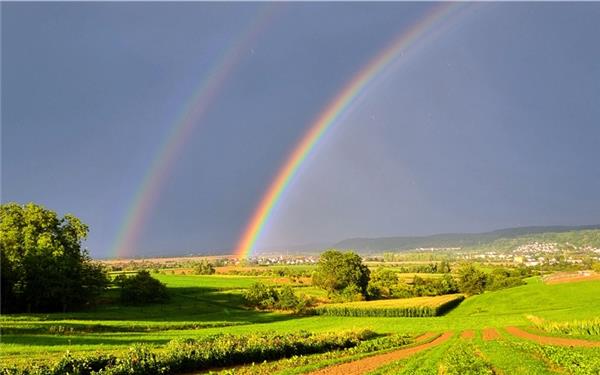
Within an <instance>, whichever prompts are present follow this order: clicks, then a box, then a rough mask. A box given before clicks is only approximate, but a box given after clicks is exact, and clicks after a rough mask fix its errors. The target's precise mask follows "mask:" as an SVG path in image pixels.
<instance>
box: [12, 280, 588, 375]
mask: <svg viewBox="0 0 600 375" xmlns="http://www.w3.org/2000/svg"><path fill="white" fill-rule="evenodd" d="M154 276H155V277H156V278H157V279H159V280H161V281H162V282H164V283H165V284H166V285H167V287H168V291H169V294H170V295H171V299H170V300H169V301H168V302H167V303H165V304H152V305H144V306H126V305H120V304H118V303H106V304H101V305H99V306H97V307H95V308H93V309H91V310H86V311H82V312H73V313H52V314H5V315H3V316H2V318H1V323H2V343H1V344H0V348H1V357H0V358H1V361H2V364H3V365H5V366H7V365H8V366H12V365H14V366H17V367H20V366H24V365H26V364H30V363H44V362H46V361H48V360H55V359H56V358H60V356H62V355H63V354H64V353H65V352H67V351H69V352H70V353H71V354H72V355H74V356H78V355H99V353H101V354H103V355H114V356H116V357H119V356H123V355H126V353H128V351H129V350H130V349H129V348H130V347H131V346H132V345H138V344H144V345H146V346H147V348H148V350H158V351H161V350H162V351H164V350H166V349H165V348H168V347H169V345H171V346H172V345H174V344H173V343H171V342H172V340H187V339H194V340H205V339H206V338H210V337H212V336H213V335H215V334H229V335H234V336H233V337H236V335H240V337H244V336H248V335H264V334H269V333H270V332H277V333H279V334H298V332H300V331H306V332H310V333H311V334H324V335H327V334H331V333H333V332H359V331H362V330H367V331H370V332H373V334H374V335H376V336H377V337H379V338H364V340H362V341H364V342H365V344H361V345H358V343H354V344H353V345H351V346H353V347H355V348H354V349H350V348H349V347H348V348H347V349H342V348H343V347H344V346H340V347H338V348H339V349H335V350H342V352H343V353H344V355H341V354H339V355H334V354H332V353H335V350H334V352H331V351H326V352H321V353H319V352H318V351H313V352H312V353H313V354H310V353H311V352H306V353H297V354H298V355H300V357H294V358H296V359H295V360H292V359H284V358H282V359H280V360H278V359H277V358H278V356H270V357H268V358H271V359H272V360H273V361H270V362H268V363H266V364H262V365H260V366H255V367H253V368H252V370H249V369H245V368H243V367H242V368H238V369H237V370H236V371H237V372H239V373H260V372H261V371H265V372H269V371H272V370H273V369H276V370H277V371H278V372H281V373H293V371H300V370H294V369H296V368H297V369H302V368H303V369H305V370H306V371H310V370H315V369H318V368H322V367H326V366H328V365H333V364H335V363H341V362H344V361H353V360H357V359H360V358H366V357H369V356H370V355H372V354H375V353H382V352H386V351H390V350H392V347H391V346H395V347H397V348H398V347H401V346H402V345H409V346H410V345H418V344H419V343H418V342H417V341H415V340H416V338H417V337H418V336H419V335H422V334H424V333H432V334H435V335H438V336H439V335H440V334H442V333H444V332H450V333H452V337H451V338H450V339H449V340H448V341H447V342H444V343H442V344H440V345H438V346H435V347H432V348H430V349H427V350H424V351H422V352H418V353H416V354H414V356H410V357H408V358H405V359H402V360H398V361H395V362H393V363H388V364H386V366H385V367H381V368H379V369H377V371H379V372H378V373H386V372H385V371H388V373H397V371H400V370H399V369H405V370H401V371H404V373H412V372H411V371H410V370H409V369H411V368H417V367H418V368H421V367H423V368H430V369H434V368H439V367H440V366H442V367H444V366H446V367H444V368H446V371H448V373H461V371H462V370H461V367H456V368H455V367H452V366H455V365H452V366H450V365H449V363H452V364H456V366H458V364H457V363H459V362H460V361H458V359H460V358H467V357H470V356H471V355H470V354H469V353H472V352H477V353H479V354H478V356H477V358H479V359H480V360H478V361H477V363H475V362H473V363H471V362H468V361H467V362H466V363H463V364H462V365H460V366H463V367H464V366H467V367H469V366H470V367H472V368H477V369H479V370H478V371H480V372H477V373H486V372H485V371H488V370H486V369H490V368H504V369H506V371H511V369H513V370H514V369H516V368H517V367H515V366H512V365H511V364H510V363H508V361H507V358H512V357H510V356H508V357H507V355H509V354H510V355H511V356H514V355H518V356H519V358H523V361H519V365H520V366H527V368H532V369H535V368H539V369H540V371H539V373H552V372H551V371H552V369H555V368H562V369H564V370H565V371H566V372H567V373H569V372H571V373H582V374H583V373H590V374H591V373H594V372H593V371H596V370H597V369H598V368H597V367H593V366H596V365H595V363H597V362H594V360H593V358H600V353H599V350H600V349H598V348H578V349H577V350H576V351H570V352H569V353H570V354H569V355H568V358H567V357H565V358H566V359H565V358H563V357H564V356H566V355H567V354H565V353H563V352H564V350H562V349H552V348H555V347H554V346H546V345H540V344H537V343H535V342H532V341H530V340H526V339H521V338H517V337H515V336H513V335H510V334H509V333H508V332H507V331H506V327H513V326H517V327H522V328H524V329H526V330H528V331H529V332H536V333H538V334H544V335H548V336H553V335H554V336H557V337H571V336H572V337H577V338H583V339H586V340H589V341H592V342H598V340H599V339H598V336H597V334H595V333H594V332H596V331H594V330H593V329H591V330H588V331H586V330H584V329H580V328H577V327H582V325H585V324H587V325H590V326H591V327H597V319H596V320H595V321H593V319H594V318H595V317H597V316H598V306H600V282H598V281H588V282H585V281H584V282H577V283H561V284H545V283H543V281H542V280H541V278H539V277H532V278H529V279H527V283H526V285H522V286H519V287H514V288H509V289H503V290H499V291H493V292H485V293H483V294H481V295H477V296H472V297H468V298H466V299H465V300H464V301H463V302H462V303H460V304H459V305H458V306H457V307H455V308H454V309H452V310H451V311H449V312H447V313H446V314H445V315H442V316H437V317H364V316H361V317H353V316H327V315H317V316H314V315H308V316H298V315H294V314H292V313H289V312H280V311H258V310H254V309H248V308H246V307H245V306H243V298H242V293H243V291H244V290H246V289H247V288H248V287H249V286H251V285H252V284H254V283H256V282H263V283H265V284H271V285H275V284H277V282H278V281H280V280H281V278H275V277H266V276H231V275H222V274H215V275H183V274H163V273H157V274H154ZM290 285H292V286H293V288H294V290H296V291H298V292H299V293H306V294H313V293H314V294H315V295H320V296H321V297H323V296H324V295H323V293H322V292H319V289H317V288H315V287H313V286H307V285H300V284H297V283H295V284H294V283H292V284H290ZM114 293H115V291H113V290H109V291H108V293H107V296H106V298H107V299H108V300H110V299H111V298H114V297H115V296H114ZM455 298H456V296H440V297H417V298H409V299H401V300H381V301H373V302H350V303H345V304H342V305H349V306H368V305H369V304H373V303H375V304H377V305H379V306H385V308H387V307H389V306H394V304H395V305H396V307H398V306H404V307H406V306H413V307H419V306H420V307H423V306H438V305H440V304H443V303H447V302H448V301H453V300H454V299H455ZM400 301H401V302H400ZM322 306H328V305H322ZM329 306H331V307H335V306H336V304H329ZM319 308H320V307H317V309H319ZM531 316H535V317H536V318H537V319H538V320H537V322H538V324H534V323H532V321H531ZM574 320H578V321H579V322H578V323H561V324H559V323H555V322H572V321H574ZM540 322H543V324H545V326H547V327H548V328H547V329H546V330H544V329H542V328H543V326H540V324H542V323H540ZM584 322H585V323H584ZM540 327H541V328H540ZM555 327H559V328H555ZM560 327H563V328H560ZM564 327H574V328H572V329H571V330H569V329H566V328H564ZM486 329H493V330H495V331H496V332H497V333H498V336H499V339H495V340H484V336H485V335H484V332H485V331H486ZM467 330H471V331H473V332H474V338H473V339H467V338H463V337H462V336H461V335H460V334H461V332H463V331H467ZM571 333H572V335H571V336H570V334H571ZM356 334H358V333H356ZM390 334H391V335H393V336H387V335H390ZM397 335H400V336H398V337H403V339H402V340H401V341H395V344H394V345H391V344H389V342H388V343H387V344H386V343H385V342H379V343H378V344H369V343H372V342H373V340H380V341H381V340H382V339H387V340H389V337H395V336H397ZM261 340H262V339H261ZM359 341H361V340H359ZM467 341H468V342H469V344H468V345H463V344H462V343H463V342H467ZM453 348H454V349H453ZM548 348H551V349H548ZM561 350H562V351H561ZM290 354H293V353H290ZM282 357H287V355H283V356H282ZM419 358H422V360H419ZM540 358H542V359H540ZM578 358H579V359H580V360H581V358H583V359H585V360H586V361H588V362H589V363H590V366H592V367H591V368H592V369H593V370H589V371H588V370H586V371H588V372H581V371H583V370H577V371H575V370H573V369H574V368H575V367H573V366H575V365H574V364H573V363H575V362H576V361H577V360H578ZM457 361H458V362H457ZM259 362H260V361H259ZM232 364H233V363H232ZM549 364H551V365H549ZM269 366H270V367H269ZM511 366H512V367H511ZM261 369H262V370H261ZM386 369H387V370H386ZM541 369H543V371H542V370H541ZM382 371H383V372H382ZM481 371H483V372H481ZM515 371H517V370H515ZM544 371H546V372H544ZM578 371H579V372H578ZM590 371H592V372H590ZM507 373H510V372H507ZM516 373H518V372H516ZM523 373H525V372H523Z"/></svg>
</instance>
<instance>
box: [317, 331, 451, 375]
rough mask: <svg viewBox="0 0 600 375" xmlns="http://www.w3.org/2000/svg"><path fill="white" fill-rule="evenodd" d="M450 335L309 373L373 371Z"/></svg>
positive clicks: (327, 374)
mask: <svg viewBox="0 0 600 375" xmlns="http://www.w3.org/2000/svg"><path fill="white" fill-rule="evenodd" d="M451 336H452V332H446V333H444V334H442V335H441V336H440V337H438V338H436V339H435V340H433V341H431V342H428V343H426V344H422V345H418V346H413V347H411V348H406V349H399V350H396V351H393V352H389V353H385V354H379V355H374V356H372V357H367V358H363V359H359V360H358V361H354V362H348V363H343V364H341V365H337V366H332V367H327V368H324V369H321V370H318V371H315V372H312V373H311V374H314V375H359V374H365V373H367V372H369V371H373V370H375V369H377V368H379V367H381V366H383V365H385V364H386V363H389V362H393V361H397V360H400V359H404V358H408V357H410V356H412V355H414V354H416V353H419V352H421V351H423V350H427V349H429V348H432V347H434V346H437V345H440V344H442V343H444V342H446V341H447V340H448V339H449V338H450V337H451Z"/></svg>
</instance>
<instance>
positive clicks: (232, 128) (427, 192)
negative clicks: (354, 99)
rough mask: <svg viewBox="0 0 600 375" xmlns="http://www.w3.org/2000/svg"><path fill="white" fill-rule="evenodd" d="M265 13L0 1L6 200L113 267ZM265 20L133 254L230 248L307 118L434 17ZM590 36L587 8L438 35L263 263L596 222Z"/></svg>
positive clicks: (532, 10)
mask: <svg viewBox="0 0 600 375" xmlns="http://www.w3.org/2000/svg"><path fill="white" fill-rule="evenodd" d="M264 6H265V4H253V3H178V4H169V3H122V4H119V3H91V4H88V3H2V201H3V202H8V201H17V202H21V203H24V202H29V201H34V202H38V203H41V204H43V205H45V206H47V207H48V208H51V209H54V210H56V211H58V212H59V213H61V214H62V213H66V212H71V213H74V214H75V215H77V216H79V217H81V218H82V219H83V220H84V221H85V222H86V223H88V224H89V225H90V229H91V231H90V236H89V239H88V241H87V243H86V246H87V247H88V248H89V249H90V251H91V253H92V255H93V256H98V257H103V256H109V255H112V254H111V249H112V248H113V247H114V243H115V240H116V236H117V233H118V231H119V229H120V228H121V226H122V225H123V222H124V220H125V217H126V214H127V211H128V209H129V207H130V206H131V203H132V201H133V199H134V198H135V196H136V194H137V192H138V191H139V190H140V184H141V183H142V179H143V178H144V175H145V173H146V172H147V170H148V168H149V165H150V163H151V161H152V159H153V158H154V157H155V155H156V154H157V150H159V149H160V147H161V144H162V143H163V142H164V139H165V136H166V135H167V134H169V131H170V130H171V129H172V128H173V126H175V124H176V120H177V118H178V117H179V116H180V115H181V113H182V111H183V110H184V108H185V105H186V103H187V101H189V99H190V97H191V95H192V94H193V93H194V92H195V90H196V89H197V88H198V86H199V85H200V83H201V82H202V81H203V80H204V79H206V75H207V74H208V73H209V72H211V71H212V70H213V68H214V66H215V64H217V63H218V61H219V56H222V55H223V53H224V51H226V50H227V49H228V48H230V47H231V46H232V43H233V42H234V41H236V40H239V38H240V34H241V33H243V32H244V30H247V26H248V25H249V24H251V22H252V20H253V19H254V18H255V17H257V14H260V12H261V7H264ZM271 6H272V7H275V8H276V9H275V13H274V16H273V17H272V18H271V19H270V20H269V21H268V23H266V24H265V25H263V26H264V28H263V29H262V31H261V32H260V33H259V34H258V35H257V36H256V38H254V39H253V40H252V41H251V43H249V44H248V45H247V46H242V49H241V51H242V53H241V54H240V58H239V61H236V65H235V67H234V68H233V69H232V70H231V71H230V72H229V74H228V75H227V77H226V79H225V80H224V81H223V85H222V86H221V87H220V88H219V92H218V93H217V95H216V96H215V97H214V100H213V101H212V102H211V104H210V108H209V110H208V111H207V112H206V113H205V115H204V116H202V117H201V118H199V119H198V121H197V124H195V126H194V130H193V131H192V133H191V134H190V136H189V137H188V138H187V140H186V142H185V144H184V146H183V147H182V148H181V149H180V150H179V154H178V157H177V159H176V161H175V162H174V163H173V165H172V166H171V168H170V169H169V171H168V173H167V175H166V176H165V179H164V181H163V184H162V188H161V190H160V196H159V198H158V200H157V201H156V203H155V204H154V205H153V206H152V208H151V209H150V210H149V214H148V217H147V218H146V220H145V223H144V226H143V230H142V231H141V233H140V237H139V240H138V241H137V242H136V248H135V249H133V253H135V254H136V255H151V254H152V255H155V254H181V253H188V252H216V251H225V252H227V251H228V250H230V249H231V248H232V247H233V246H235V244H236V242H237V240H238V238H239V236H240V234H241V232H242V230H243V228H244V226H245V225H246V223H247V221H248V219H249V217H250V215H251V213H252V211H253V209H254V208H255V206H256V205H257V204H258V201H259V199H260V197H261V195H262V194H263V192H264V190H265V189H266V188H267V186H268V185H269V182H270V180H271V178H272V177H273V176H274V174H275V173H276V171H277V170H278V168H279V166H280V165H281V163H282V162H283V161H284V159H285V157H286V156H287V154H288V153H289V152H290V151H291V150H292V148H293V146H294V145H295V143H296V142H297V141H298V140H299V139H300V138H301V136H302V135H303V134H304V132H305V131H306V130H307V129H308V128H309V126H310V124H311V122H312V121H313V120H314V119H315V117H316V116H317V114H318V113H319V112H320V111H321V110H322V109H323V108H324V107H325V106H326V105H327V103H328V102H329V100H331V99H332V97H334V96H335V94H336V93H337V92H338V91H339V90H340V89H341V88H342V87H343V86H344V84H345V83H346V82H348V81H349V80H350V79H351V78H352V76H353V75H354V74H355V73H356V72H358V71H360V69H361V67H364V66H365V64H367V63H368V62H369V60H370V59H371V58H372V57H373V56H375V55H376V54H377V52H378V51H380V50H381V49H382V48H384V47H385V46H386V45H387V44H388V43H389V42H390V41H392V40H393V39H394V38H395V37H396V36H398V35H400V34H401V33H402V31H403V30H407V29H408V28H409V27H410V26H411V25H412V24H413V23H414V22H416V21H417V20H418V19H420V18H421V17H422V16H423V15H424V14H425V13H426V12H427V11H428V10H429V9H430V8H431V7H432V4H428V3H377V4H368V3H294V4H281V5H271ZM598 20H600V4H599V3H577V4H569V3H560V4H558V3H504V4H500V3H490V4H481V5H477V6H474V7H472V9H468V10H466V11H465V12H463V13H461V15H460V16H457V17H456V19H446V20H444V22H445V26H444V29H443V32H438V33H436V35H435V37H431V38H428V39H427V40H426V41H422V42H417V44H416V45H415V48H413V49H411V50H410V51H407V54H406V55H405V56H404V57H403V59H402V61H399V62H397V63H395V64H394V65H393V66H391V67H390V68H389V69H388V71H387V73H386V75H385V77H383V78H381V79H379V80H378V82H376V84H374V85H371V86H370V87H369V89H368V91H367V92H365V93H364V96H363V98H362V100H361V101H360V102H359V103H358V104H357V105H355V106H354V107H353V108H351V111H350V112H349V113H348V114H347V115H346V116H345V117H344V118H343V119H342V121H340V123H338V124H336V125H335V127H334V128H332V130H331V131H330V132H329V133H328V134H327V135H326V137H325V138H324V139H323V140H322V141H321V142H320V144H319V146H318V147H317V148H316V149H315V150H314V152H313V153H312V154H311V155H310V157H309V158H308V159H307V162H306V163H305V164H304V165H303V167H302V168H301V170H300V173H299V174H298V175H297V176H296V178H295V180H294V181H293V183H292V185H291V187H290V189H289V190H288V191H287V192H286V193H285V195H284V198H283V199H282V201H281V202H280V204H279V205H278V206H277V209H276V211H275V212H274V214H273V219H272V221H271V222H270V223H269V225H268V226H267V227H266V230H265V233H264V235H263V237H261V239H260V240H259V248H260V247H262V248H271V247H274V246H275V247H285V246H286V245H294V244H303V243H328V242H334V241H337V240H340V239H343V238H346V237H356V236H384V235H413V234H429V233H437V232H452V231H468V232H473V231H484V230H490V229H498V228H502V227H510V226H520V225H547V224H592V223H594V224H595V223H600V199H598V198H599V194H598V192H600V43H598V40H600V28H599V27H598V22H599V21H598ZM435 27H437V26H434V29H435ZM433 31H435V30H433ZM419 43H420V44H419Z"/></svg>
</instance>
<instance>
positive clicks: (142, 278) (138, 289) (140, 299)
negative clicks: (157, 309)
mask: <svg viewBox="0 0 600 375" xmlns="http://www.w3.org/2000/svg"><path fill="white" fill-rule="evenodd" d="M114 283H115V284H116V285H118V286H119V287H120V288H121V295H120V298H121V302H123V303H125V304H134V305H135V304H144V303H153V302H164V301H166V300H168V299H169V294H168V293H167V286H166V285H165V284H163V283H161V282H160V281H158V280H156V279H155V278H153V277H152V276H150V272H148V271H138V273H137V274H135V275H134V276H129V277H128V276H125V275H119V276H117V277H116V278H115V280H114Z"/></svg>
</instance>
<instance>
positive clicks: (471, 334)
mask: <svg viewBox="0 0 600 375" xmlns="http://www.w3.org/2000/svg"><path fill="white" fill-rule="evenodd" d="M473 337H475V331H473V330H472V329H468V330H466V331H463V333H462V334H461V335H460V338H461V339H472V338H473Z"/></svg>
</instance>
